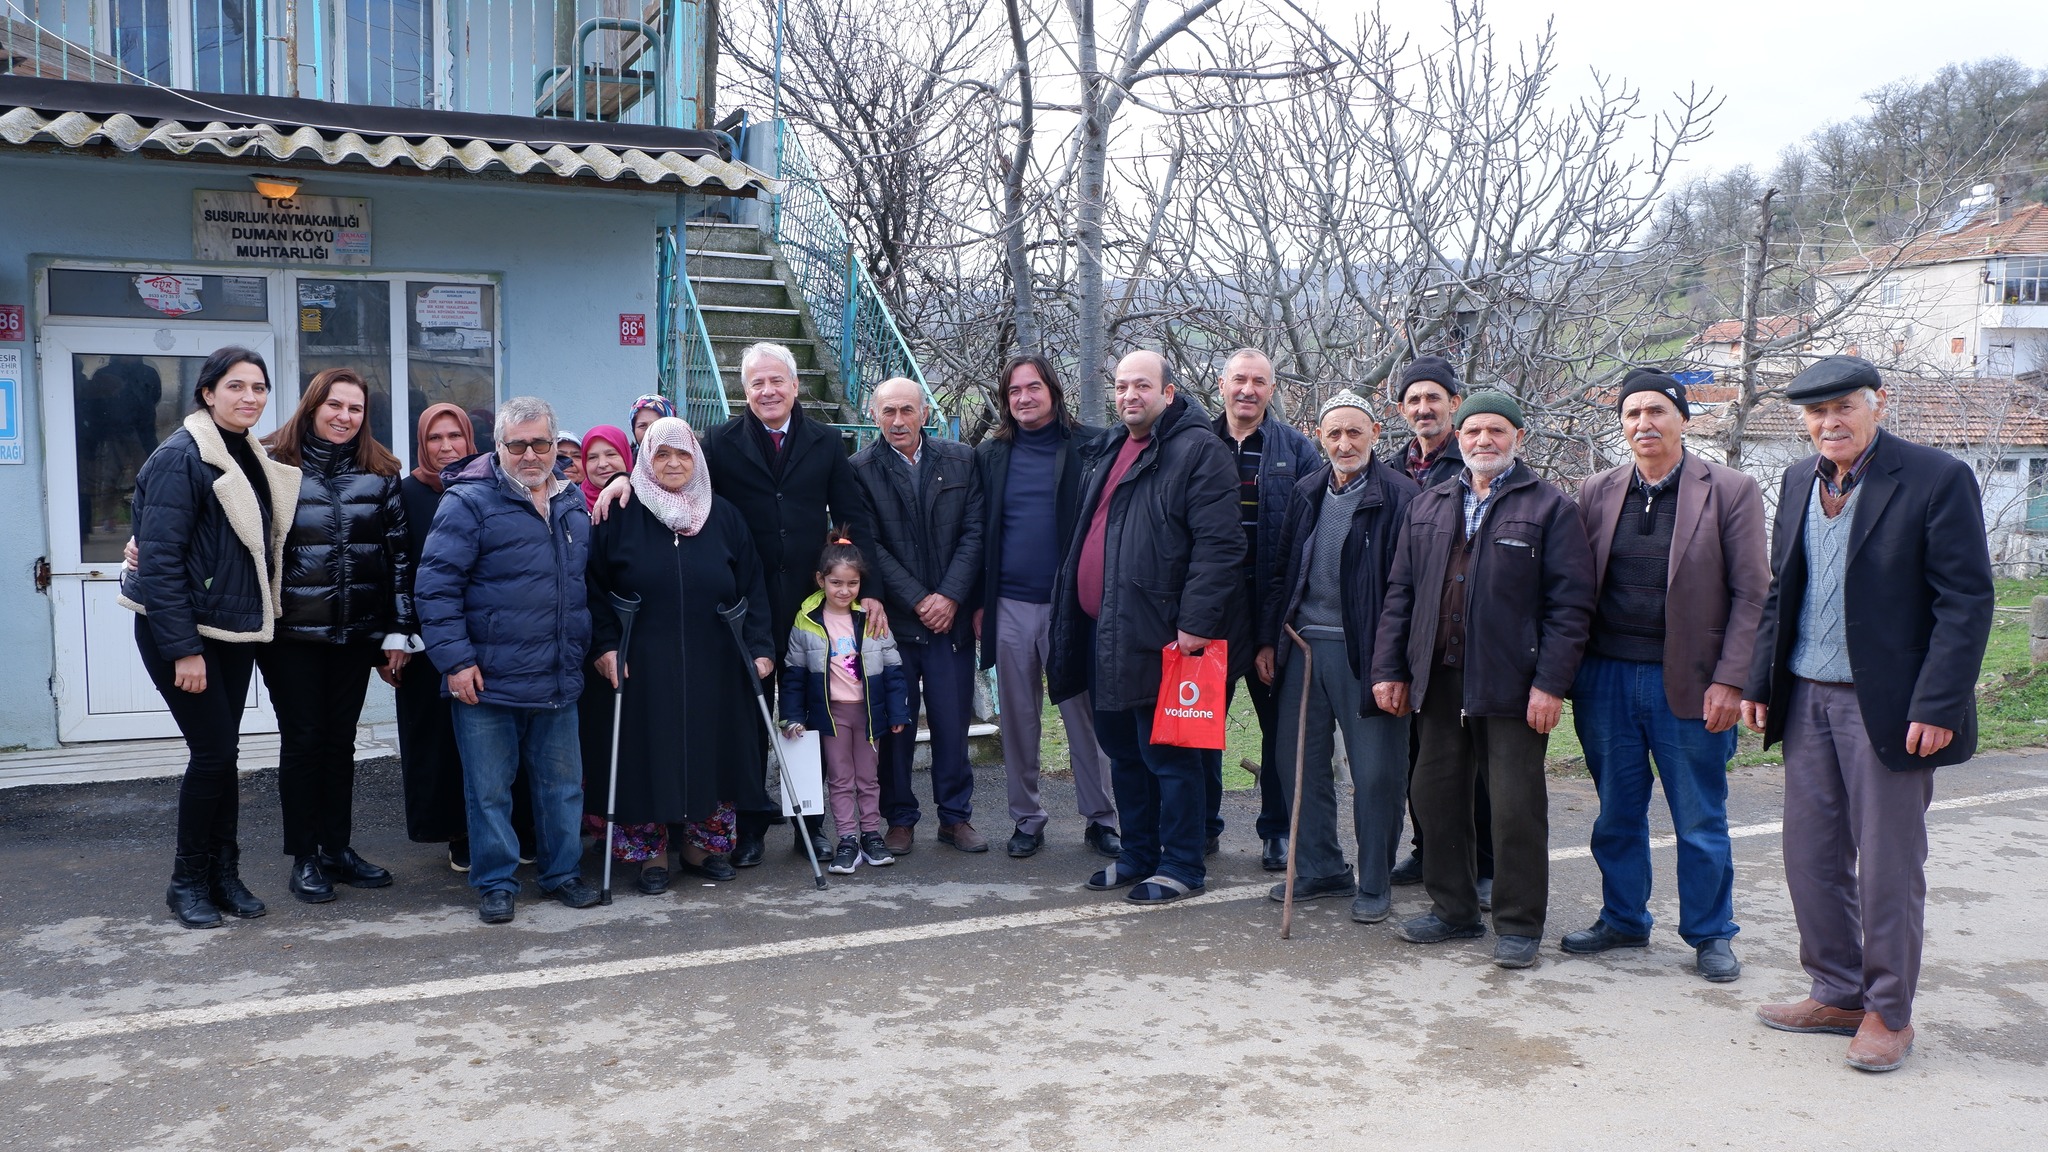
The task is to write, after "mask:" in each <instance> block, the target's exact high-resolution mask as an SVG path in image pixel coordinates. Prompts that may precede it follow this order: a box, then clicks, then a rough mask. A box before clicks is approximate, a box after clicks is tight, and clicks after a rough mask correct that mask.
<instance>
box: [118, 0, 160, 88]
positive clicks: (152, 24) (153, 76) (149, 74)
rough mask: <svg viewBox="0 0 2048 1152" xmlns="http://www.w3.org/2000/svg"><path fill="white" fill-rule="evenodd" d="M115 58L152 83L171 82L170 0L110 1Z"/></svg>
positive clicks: (129, 70)
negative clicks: (111, 2)
mask: <svg viewBox="0 0 2048 1152" xmlns="http://www.w3.org/2000/svg"><path fill="white" fill-rule="evenodd" d="M111 7H112V9H113V12H112V16H113V20H112V25H113V27H112V28H111V29H110V31H111V32H112V39H113V49H114V51H113V56H114V60H115V61H116V62H117V63H119V64H120V65H121V67H122V69H124V70H125V71H127V72H128V73H130V75H128V76H124V77H122V79H124V80H128V81H131V82H132V80H133V79H134V77H137V76H140V77H142V78H143V79H146V80H148V81H149V82H151V83H152V84H169V83H170V82H171V4H170V0H114V2H113V4H112V5H111Z"/></svg>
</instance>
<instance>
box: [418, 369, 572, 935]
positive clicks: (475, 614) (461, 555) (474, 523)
mask: <svg viewBox="0 0 2048 1152" xmlns="http://www.w3.org/2000/svg"><path fill="white" fill-rule="evenodd" d="M495 432H496V435H495V437H494V438H495V440H496V441H497V449H496V451H494V452H489V453H483V454H480V455H476V456H472V457H469V458H468V459H466V460H460V461H457V462H456V463H455V464H453V465H450V466H449V468H448V470H447V471H445V472H443V473H442V474H441V477H442V480H443V482H444V483H445V484H446V486H447V494H446V495H445V496H444V497H443V498H442V500H441V504H440V507H439V508H438V509H437V510H436V511H435V513H434V527H433V530H432V531H431V532H429V533H428V535H427V543H426V547H425V549H424V550H423V552H422V554H421V556H420V562H419V568H418V574H417V576H416V577H415V586H414V589H413V596H414V602H415V604H416V606H417V608H418V611H419V617H420V631H421V633H422V638H423V639H424V640H425V642H426V646H427V655H428V658H429V659H431V660H432V661H433V664H434V667H436V668H440V669H443V670H444V672H445V674H446V677H447V684H446V686H445V687H444V689H443V690H444V691H445V692H446V693H447V694H448V695H449V696H451V697H453V698H454V701H455V704H454V719H455V743H456V745H457V746H458V747H459V748H460V749H461V750H462V775H463V781H462V783H463V793H464V796H465V798H466V803H467V806H468V820H469V851H470V870H469V883H470V886H471V887H473V888H475V889H476V890H477V891H478V892H479V893H480V894H481V897H482V902H481V904H480V906H479V908H478V910H477V915H478V916H479V917H480V918H481V919H482V920H483V922H484V923H486V924H504V923H508V922H510V921H511V919H512V896H513V893H515V892H517V891H518V890H519V881H518V880H517V879H515V878H514V877H513V872H514V870H515V869H517V868H518V867H519V840H518V838H517V837H516V836H515V835H514V834H513V832H512V782H513V779H514V777H515V776H516V775H517V774H518V772H519V769H520V766H521V765H522V764H524V765H525V767H526V770H527V775H528V779H529V781H530V785H531V788H532V791H533V822H534V832H535V838H536V840H537V842H538V846H539V853H540V855H539V859H538V868H539V873H540V887H541V891H543V892H545V893H547V894H548V895H550V896H553V897H554V898H555V899H557V900H560V901H561V902H562V903H564V904H567V905H568V906H569V907H571V908H588V907H590V906H591V905H592V904H595V903H597V899H598V896H597V893H596V891H594V890H593V889H592V888H591V887H590V886H589V885H587V884H585V883H584V882H583V877H582V875H581V872H580V867H579V860H580V858H581V856H582V842H581V837H580V833H579V825H580V823H581V821H582V817H583V768H582V757H581V754H580V752H579V750H578V743H577V732H576V698H577V697H578V696H579V695H581V694H582V691H583V671H582V664H583V656H584V653H585V651H586V650H587V649H588V648H589V647H590V609H589V606H588V604H587V603H586V602H585V600H584V587H583V569H584V562H585V560H586V559H587V558H588V556H589V552H590V516H589V513H587V512H586V511H585V510H584V505H583V496H582V494H581V493H580V492H579V491H578V490H577V489H576V487H575V486H574V485H572V484H570V483H568V482H567V481H565V480H563V479H561V478H559V477H557V476H556V475H555V474H554V457H555V433H556V427H555V414H554V410H553V409H551V408H549V407H548V405H547V403H546V402H545V401H542V400H538V399H535V398H534V397H531V396H515V397H513V398H512V399H510V400H507V401H506V402H505V404H504V406H503V407H501V408H499V409H498V417H497V421H496V426H495Z"/></svg>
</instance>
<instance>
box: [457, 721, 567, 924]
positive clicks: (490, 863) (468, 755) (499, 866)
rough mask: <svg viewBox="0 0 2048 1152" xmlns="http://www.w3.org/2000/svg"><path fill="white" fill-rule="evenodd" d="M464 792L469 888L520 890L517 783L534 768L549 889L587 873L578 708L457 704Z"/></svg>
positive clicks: (542, 867)
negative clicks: (514, 828) (514, 798)
mask: <svg viewBox="0 0 2048 1152" xmlns="http://www.w3.org/2000/svg"><path fill="white" fill-rule="evenodd" d="M449 706H450V708H451V710H452V711H453V713H454V721H455V746H456V747H457V748H458V749H460V750H461V752H462V794H463V800H464V804H465V807H466V809H467V811H468V816H469V886H470V887H472V888H474V889H476V890H477V891H479V892H517V891H519V881H517V880H515V879H513V877H512V873H513V872H514V871H516V870H517V869H518V867H519V837H518V836H517V835H515V834H514V833H513V831H512V780H513V778H514V777H515V776H517V775H518V774H519V770H520V769H521V768H524V769H525V770H526V776H527V782H528V784H529V786H530V788H531V790H532V794H533V831H534V841H535V843H536V844H537V845H538V847H539V855H538V857H536V864H537V870H538V872H539V873H540V887H541V891H543V892H553V891H554V890H555V889H557V888H560V887H561V886H562V885H564V884H566V883H568V882H569V881H571V880H575V879H579V878H580V876H581V871H582V869H581V861H582V857H583V842H582V839H581V836H582V824H583V755H582V752H581V751H580V750H579V748H578V744H577V737H576V706H575V705H574V704H570V705H567V706H565V707H561V708H508V707H506V706H504V705H502V704H464V703H463V702H461V701H460V700H452V701H450V702H449Z"/></svg>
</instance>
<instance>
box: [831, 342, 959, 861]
mask: <svg viewBox="0 0 2048 1152" xmlns="http://www.w3.org/2000/svg"><path fill="white" fill-rule="evenodd" d="M869 407H870V409H871V411H872V412H873V414H874V417H875V425H876V427H878V428H880V429H881V430H882V437H881V439H879V440H876V441H875V442H874V443H872V444H870V445H868V446H867V447H865V448H863V449H861V450H860V451H859V452H856V453H854V456H853V474H854V475H855V476H856V477H858V478H859V480H860V483H861V488H862V490H863V491H864V492H865V493H866V494H867V498H868V506H869V507H870V508H873V509H874V510H875V544H876V547H875V550H874V551H873V552H869V553H867V554H866V555H867V560H868V564H869V565H870V567H871V569H872V571H873V574H874V576H875V577H876V578H875V579H872V580H870V581H868V584H867V586H866V587H865V588H863V591H867V592H870V593H873V592H880V593H881V594H882V603H884V604H886V605H887V606H888V608H889V612H890V615H891V616H892V617H893V618H894V620H895V637H896V645H897V648H898V649H899V650H901V652H902V654H903V678H904V679H905V680H906V681H908V682H909V684H910V715H911V716H912V718H913V719H914V718H915V717H916V716H917V713H918V706H919V703H920V701H921V702H922V703H923V706H924V712H925V715H926V717H927V720H928V725H929V727H930V730H931V750H932V773H931V775H932V804H933V806H934V807H936V808H937V809H938V810H939V837H938V839H939V843H941V844H950V845H952V846H953V847H955V848H958V849H959V850H960V851H962V852H986V851H988V839H987V837H985V836H983V835H982V834H981V833H980V832H978V831H976V830H975V827H974V825H973V823H972V822H971V817H972V816H973V814H974V769H973V767H972V766H970V765H969V764H968V763H967V724H968V720H969V718H970V717H971V716H972V715H973V712H974V623H973V621H974V612H975V610H976V609H977V608H978V607H979V599H978V596H979V591H978V590H979V588H980V585H981V540H982V531H983V527H984V526H983V524H982V519H983V512H982V495H981V471H980V469H979V468H977V467H976V466H975V461H974V449H972V448H969V447H967V446H966V445H965V444H956V443H953V442H952V441H948V440H934V439H932V438H930V437H928V436H926V435H925V434H924V426H925V422H926V421H928V420H930V419H931V414H932V413H931V406H930V405H928V404H926V403H925V395H924V386H923V385H921V384H919V383H918V382H917V381H915V380H909V379H905V378H903V377H901V376H899V377H896V378H894V379H891V380H884V381H882V382H881V383H880V384H878V385H876V386H875V392H874V395H873V397H872V398H871V400H870V403H869ZM878 751H879V752H880V753H881V761H882V818H883V819H884V820H886V821H888V824H889V832H888V835H887V836H885V837H884V838H883V839H884V842H885V843H886V844H887V845H888V848H889V851H890V853H891V854H895V855H901V854H903V853H905V852H909V851H910V850H911V848H912V845H913V842H914V838H915V833H914V829H915V828H916V826H917V821H918V816H919V812H918V807H917V793H916V792H914V791H912V790H911V786H910V780H911V765H912V761H913V758H914V755H915V753H916V751H917V726H916V725H915V724H912V725H910V726H909V727H907V728H905V729H904V730H903V731H901V732H889V733H884V734H883V736H882V739H881V741H880V748H879V749H878Z"/></svg>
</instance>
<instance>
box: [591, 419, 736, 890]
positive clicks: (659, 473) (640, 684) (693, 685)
mask: <svg viewBox="0 0 2048 1152" xmlns="http://www.w3.org/2000/svg"><path fill="white" fill-rule="evenodd" d="M632 485H633V502H632V503H631V504H630V505H628V506H626V507H624V508H621V509H618V510H617V511H615V512H614V513H613V514H612V515H611V516H610V517H609V518H607V519H606V521H605V522H604V523H603V524H601V525H599V526H598V527H597V528H596V529H595V531H594V534H593V535H592V537H591V546H590V568H589V571H588V576H589V578H588V581H587V584H588V587H589V590H590V616H591V629H592V636H591V644H590V650H591V652H592V653H593V657H592V665H593V667H595V668H596V670H597V672H598V673H599V675H600V676H602V677H603V678H604V679H603V682H602V683H601V684H600V685H597V686H595V688H594V689H593V690H591V691H586V693H585V696H586V698H588V697H592V696H595V697H597V698H598V699H600V700H604V702H605V704H606V705H608V704H609V703H610V701H609V699H608V698H609V697H610V696H611V695H612V692H611V689H612V688H613V687H614V686H616V685H618V684H620V683H621V681H620V679H619V677H620V676H621V674H622V673H623V675H624V680H623V684H624V689H625V692H624V709H625V710H624V712H623V713H622V714H621V716H620V735H619V799H618V809H617V816H618V819H619V821H620V822H621V823H624V824H667V825H671V826H673V836H672V837H671V838H672V839H676V840H678V841H679V842H680V843H679V845H678V855H679V857H680V863H681V865H682V866H684V867H687V868H688V869H689V870H690V871H692V872H696V873H699V874H702V875H706V876H718V877H720V878H730V877H731V876H732V875H733V872H732V867H731V864H730V863H729V862H728V861H727V860H726V859H725V858H724V854H723V853H722V852H712V851H707V849H709V848H711V847H724V845H707V844H705V843H704V842H703V840H702V832H701V827H700V825H701V822H703V821H704V820H705V819H706V818H707V817H711V816H714V815H716V814H721V813H723V814H725V822H726V827H727V834H728V835H729V821H730V815H729V814H730V812H731V810H732V809H733V808H734V807H735V806H737V807H738V808H739V809H741V810H743V811H744V810H747V809H764V808H766V807H767V806H768V799H767V796H766V793H765V790H764V788H763V781H762V773H761V750H760V735H759V733H760V729H759V725H758V722H757V718H758V717H759V715H760V711H759V707H758V706H757V705H756V704H755V702H754V699H753V697H754V685H752V684H749V683H748V682H747V665H746V663H743V662H742V653H740V652H739V651H737V650H736V649H735V647H734V642H733V636H732V632H731V630H730V629H729V628H728V627H727V625H726V623H725V621H724V620H723V619H721V618H720V617H719V615H718V609H719V607H720V606H721V605H730V604H732V603H734V602H736V601H738V600H740V599H741V598H742V597H744V598H745V599H746V601H747V605H748V609H747V614H746V617H745V623H744V625H743V628H742V632H743V635H744V637H745V641H746V649H747V650H746V652H745V653H744V657H745V660H747V661H750V662H751V663H752V665H753V671H754V672H755V673H756V674H757V675H759V676H763V677H765V676H767V675H769V674H770V673H771V672H773V671H774V668H775V662H774V660H773V655H774V646H773V644H772V643H771V642H770V639H769V623H768V622H769V610H768V592H767V587H766V586H765V585H764V584H763V583H762V580H761V558H760V554H759V553H758V552H757V551H756V550H755V548H754V539H753V536H752V534H751V533H749V532H748V531H747V525H746V521H745V520H743V519H742V518H741V516H740V513H739V510H738V509H737V508H734V507H733V506H732V505H731V504H728V503H726V502H725V501H724V500H723V499H720V498H718V497H715V496H713V495H712V494H711V477H710V470H709V469H708V468H707V467H706V465H705V464H704V462H703V456H702V449H701V448H699V446H698V444H697V438H696V436H695V434H693V433H692V432H691V431H690V426H689V425H688V424H687V423H685V422H683V421H682V420H680V419H678V418H676V417H673V416H669V417H664V418H662V419H660V420H657V421H655V422H654V425H653V427H651V428H649V429H648V430H647V434H646V436H645V437H644V438H643V439H642V440H641V442H640V455H639V458H638V460H636V461H635V462H634V465H633V472H632ZM614 592H616V593H619V594H621V595H623V596H627V597H631V596H635V595H637V596H639V597H640V608H639V614H638V615H637V616H636V617H635V619H634V623H633V638H632V647H631V649H630V650H629V651H628V652H627V653H626V660H625V668H624V669H623V670H622V669H621V668H620V667H619V659H618V647H619V633H620V625H619V618H618V615H617V614H616V613H615V612H614V611H613V610H612V606H611V594H612V593H614ZM603 712H604V714H603V716H602V718H601V721H602V728H601V729H597V733H591V732H586V735H593V734H601V736H602V739H601V740H600V741H597V742H596V743H597V747H593V746H592V741H590V740H586V741H585V745H584V781H585V784H584V800H585V804H586V807H587V808H589V809H591V810H594V811H597V812H603V811H604V806H605V800H606V791H607V789H608V785H609V779H608V768H609V764H610V753H611V748H610V738H611V715H610V709H609V707H605V708H604V709H603ZM592 727H593V728H596V725H594V724H593V725H592ZM666 873H667V869H666V867H665V860H664V858H663V857H661V856H659V855H656V856H651V857H650V858H649V859H648V860H647V861H646V862H645V863H644V864H643V865H642V877H641V885H640V887H641V890H642V891H645V892H649V893H650V894H652V893H654V892H659V891H660V890H661V889H662V888H663V887H665V886H666V883H667V875H666Z"/></svg>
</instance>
